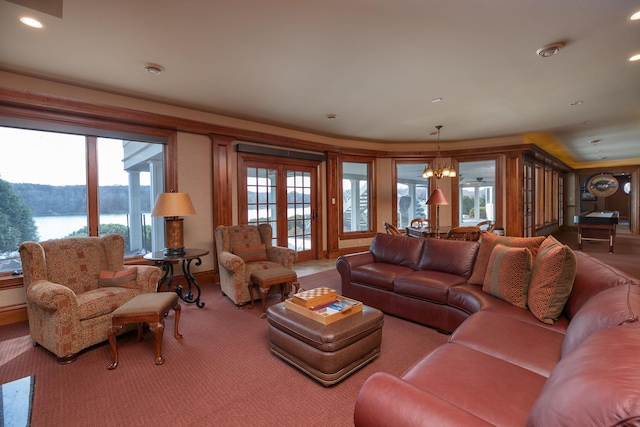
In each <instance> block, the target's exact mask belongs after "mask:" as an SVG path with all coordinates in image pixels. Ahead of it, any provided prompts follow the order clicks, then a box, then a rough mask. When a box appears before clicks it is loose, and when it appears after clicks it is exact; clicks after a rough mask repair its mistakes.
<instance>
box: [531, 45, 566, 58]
mask: <svg viewBox="0 0 640 427" xmlns="http://www.w3.org/2000/svg"><path fill="white" fill-rule="evenodd" d="M563 47H564V43H553V44H549V45H546V46H543V47H541V48H540V49H538V50H536V53H537V54H538V56H541V57H543V58H548V57H550V56H553V55H555V54H556V53H558V52H560V49H562V48H563Z"/></svg>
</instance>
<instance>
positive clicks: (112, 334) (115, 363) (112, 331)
mask: <svg viewBox="0 0 640 427" xmlns="http://www.w3.org/2000/svg"><path fill="white" fill-rule="evenodd" d="M120 329H122V325H118V326H111V327H110V328H109V330H108V331H107V336H108V337H109V347H111V353H112V354H113V363H112V364H111V365H109V369H110V370H113V369H116V368H117V367H118V348H117V347H116V332H117V331H119V330H120Z"/></svg>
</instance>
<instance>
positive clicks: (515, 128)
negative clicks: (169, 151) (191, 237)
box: [0, 0, 640, 167]
mask: <svg viewBox="0 0 640 427" xmlns="http://www.w3.org/2000/svg"><path fill="white" fill-rule="evenodd" d="M15 1H17V2H18V3H20V1H19V0H15ZM22 1H27V0H22ZM30 1H36V2H37V0H30ZM41 1H43V0H41ZM45 2H46V0H45ZM639 10H640V2H638V1H630V0H560V1H559V0H518V1H514V0H484V1H478V0H457V1H455V2H454V1H448V2H447V1H437V0H394V1H390V0H324V1H308V0H307V1H304V0H233V1H223V0H182V1H175V0H153V1H152V0H133V1H132V0H109V1H104V0H103V1H98V0H64V6H63V16H62V18H58V17H54V16H51V15H47V14H44V13H41V12H36V11H33V10H30V9H27V8H26V7H24V6H20V5H17V4H14V3H11V2H7V1H4V0H0V69H2V70H5V71H10V72H17V73H21V74H25V75H30V76H36V77H41V78H45V79H50V80H54V81H60V82H65V83H70V84H74V85H80V86H84V87H89V88H95V89H100V90H104V91H108V92H114V93H121V94H127V95H129V96H134V97H139V98H143V99H149V100H155V101H160V102H164V103H168V104H172V105H178V106H184V107H189V108H193V109H197V110H202V111H207V112H212V113H217V114H222V115H228V116H231V117H237V118H243V119H249V120H253V121H257V122H261V123H267V124H274V125H278V126H282V127H286V128H291V129H297V130H304V131H308V132H312V133H317V134H322V135H329V136H336V137H340V138H348V139H358V140H367V141H382V142H388V143H389V144H392V143H394V142H407V141H423V140H433V137H430V136H429V133H430V132H431V131H432V130H434V127H435V126H436V125H440V124H441V125H443V126H444V127H443V129H442V137H441V138H442V142H443V149H444V148H445V145H446V143H447V141H460V140H470V139H481V138H493V137H502V136H510V135H519V134H531V133H545V134H548V135H550V136H551V137H552V138H553V139H554V140H555V141H557V142H558V143H559V144H560V145H561V146H562V147H564V149H565V150H566V156H565V157H564V160H565V161H568V162H569V163H570V164H572V165H573V166H576V167H580V164H581V163H582V164H587V163H585V162H594V161H599V159H600V158H601V157H606V159H605V163H604V164H607V163H611V162H615V161H619V160H620V159H634V161H635V162H640V62H635V63H632V62H629V61H627V58H629V57H630V56H631V55H633V54H638V53H640V21H631V20H629V17H630V16H631V14H632V13H634V12H636V11H639ZM26 13H28V14H30V15H32V16H35V17H37V18H39V19H41V20H42V21H43V22H44V24H45V28H44V29H42V30H34V29H32V28H28V27H26V26H24V25H23V24H21V23H19V22H18V17H19V16H20V15H23V14H26ZM554 42H564V43H565V47H564V48H563V49H562V50H561V51H560V53H559V54H557V55H556V56H553V57H550V58H541V57H539V56H537V55H536V50H537V49H538V48H540V47H542V46H544V45H547V44H550V43H554ZM146 63H156V64H160V65H162V66H163V67H164V68H165V71H164V72H163V73H162V74H160V75H157V76H153V75H150V74H148V73H146V72H145V71H144V70H143V66H144V65H145V64H146ZM0 85H1V82H0ZM434 98H442V102H439V103H432V102H431V100H432V99H434ZM573 101H582V102H583V103H582V104H580V105H576V106H571V105H570V103H571V102H573ZM328 114H336V115H337V116H338V117H337V119H336V120H327V119H326V116H327V115H328ZM591 140H600V142H598V143H595V144H593V143H590V141H591ZM390 147H391V146H390ZM600 160H602V159H600ZM611 164H614V163H611Z"/></svg>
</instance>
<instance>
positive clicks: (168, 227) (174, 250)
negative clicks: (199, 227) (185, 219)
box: [164, 217, 184, 256]
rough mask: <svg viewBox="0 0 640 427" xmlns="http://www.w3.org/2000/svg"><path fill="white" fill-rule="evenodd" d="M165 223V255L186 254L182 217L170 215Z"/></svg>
mask: <svg viewBox="0 0 640 427" xmlns="http://www.w3.org/2000/svg"><path fill="white" fill-rule="evenodd" d="M164 223H165V231H166V235H165V243H164V244H165V245H167V246H166V248H165V249H164V254H165V255H180V256H182V255H184V238H183V233H182V218H176V217H168V218H165V219H164Z"/></svg>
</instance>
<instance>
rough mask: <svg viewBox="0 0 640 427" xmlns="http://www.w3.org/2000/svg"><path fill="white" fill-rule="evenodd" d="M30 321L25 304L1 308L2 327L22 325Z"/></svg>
mask: <svg viewBox="0 0 640 427" xmlns="http://www.w3.org/2000/svg"><path fill="white" fill-rule="evenodd" d="M28 319H29V318H28V317H27V305H26V304H24V303H23V304H16V305H10V306H8V307H2V308H0V326H1V325H10V324H12V323H20V322H24V321H26V320H28Z"/></svg>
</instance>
